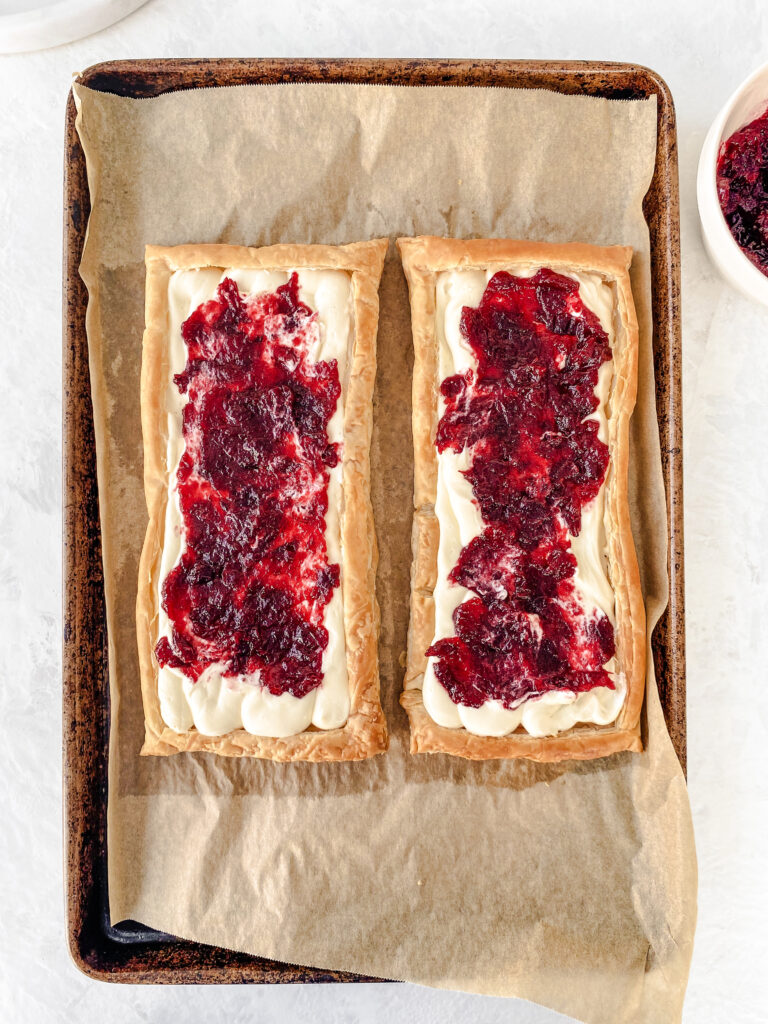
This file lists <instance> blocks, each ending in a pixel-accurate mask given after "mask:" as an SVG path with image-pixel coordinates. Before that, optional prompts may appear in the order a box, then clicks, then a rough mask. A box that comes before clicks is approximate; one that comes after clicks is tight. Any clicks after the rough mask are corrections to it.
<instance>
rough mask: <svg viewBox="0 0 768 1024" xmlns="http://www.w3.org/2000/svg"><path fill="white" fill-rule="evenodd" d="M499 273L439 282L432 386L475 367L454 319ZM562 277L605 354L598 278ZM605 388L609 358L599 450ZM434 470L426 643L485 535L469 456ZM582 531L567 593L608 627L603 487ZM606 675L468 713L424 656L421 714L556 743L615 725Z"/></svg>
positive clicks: (607, 289) (446, 624)
mask: <svg viewBox="0 0 768 1024" xmlns="http://www.w3.org/2000/svg"><path fill="white" fill-rule="evenodd" d="M498 269H500V268H498V267H497V268H495V269H493V270H447V271H443V272H441V273H439V274H438V275H437V282H436V311H435V318H436V331H437V343H438V378H439V380H441V381H442V380H444V379H445V378H446V377H450V376H451V375H453V374H457V373H463V372H464V371H466V370H468V369H472V370H474V369H475V368H476V366H477V362H476V360H475V357H474V355H473V354H472V352H471V350H470V348H469V347H468V345H467V344H466V343H465V341H464V338H463V337H462V334H461V330H460V326H459V324H460V318H461V311H462V308H463V307H464V306H477V305H478V304H479V303H480V300H481V299H482V296H483V292H484V291H485V288H486V285H487V283H488V281H489V280H490V279H491V277H492V276H493V274H494V273H496V270H498ZM504 269H505V270H508V271H509V272H510V273H512V274H515V275H516V276H518V277H532V276H533V275H534V274H535V273H536V272H537V271H538V270H539V269H540V268H539V266H531V265H514V264H510V265H509V266H505V267H504ZM560 273H565V272H564V271H560ZM567 276H568V277H572V278H573V279H574V280H576V281H578V283H579V292H580V295H581V299H582V301H583V302H584V304H585V305H586V306H587V307H588V308H589V309H590V310H591V311H592V312H593V313H594V314H595V315H596V316H597V317H598V319H599V320H600V323H601V325H602V327H603V329H604V330H605V332H606V334H607V335H608V338H609V341H610V343H611V346H613V344H614V339H615V334H616V332H615V325H614V310H615V300H614V293H613V291H612V289H611V286H610V285H609V284H607V283H606V282H605V281H604V280H603V279H602V278H601V277H600V276H599V275H597V274H577V273H570V274H567ZM612 380H613V361H612V360H611V361H608V362H606V363H603V365H602V366H601V368H600V372H599V376H598V383H597V387H596V389H595V394H596V395H597V396H598V399H599V402H600V404H599V406H598V408H597V410H596V411H595V413H594V414H593V416H592V417H591V418H594V419H596V420H597V422H598V424H599V427H598V436H599V437H600V439H601V440H602V441H604V442H606V443H607V441H608V417H609V399H610V394H611V385H612ZM444 411H445V404H444V401H443V399H442V396H441V397H440V398H439V403H438V416H439V417H440V416H442V415H443V412H444ZM437 462H438V469H437V500H436V502H435V514H436V515H437V518H438V521H439V523H440V542H439V547H438V554H437V583H436V586H435V590H434V595H433V596H434V602H435V636H434V640H433V642H435V641H437V640H440V639H442V638H444V637H451V636H454V635H455V629H454V625H453V613H454V611H455V610H456V608H458V606H459V605H460V604H461V603H462V602H463V601H465V600H467V598H468V597H471V596H472V594H471V592H470V591H468V590H467V589H466V588H464V587H462V586H458V585H456V584H453V583H450V582H449V580H448V575H449V573H450V571H451V570H452V568H453V567H454V565H455V564H456V562H457V561H458V558H459V555H460V553H461V550H462V548H464V547H465V546H466V545H467V544H468V543H469V542H470V541H471V540H472V539H473V538H474V537H477V536H478V535H479V534H480V533H481V532H482V529H483V520H482V517H481V515H480V509H479V507H478V505H477V502H476V501H475V499H474V497H473V495H472V488H471V486H470V484H469V483H468V481H467V480H466V479H465V477H464V476H463V475H462V470H466V469H468V468H469V464H470V457H469V453H468V452H467V451H466V450H465V451H463V452H460V453H458V454H457V453H455V452H451V451H446V452H442V453H440V452H439V453H438V458H437ZM608 472H609V473H610V467H609V470H608ZM581 524H582V525H581V532H580V534H579V536H578V537H570V538H569V539H570V545H571V551H572V552H573V554H574V555H575V557H576V561H577V569H576V575H575V577H574V586H575V589H576V591H577V593H578V594H579V596H580V598H581V600H582V602H583V604H584V607H585V610H586V611H587V612H589V611H592V610H594V609H595V608H599V609H600V610H601V611H603V612H604V613H605V614H606V615H607V616H608V617H609V618H610V620H611V622H612V623H614V625H615V601H614V593H613V589H612V587H611V583H610V579H609V577H608V553H607V534H606V507H605V483H603V486H602V487H601V488H600V491H599V492H598V494H597V497H596V498H595V499H594V501H592V502H591V503H590V504H589V505H588V506H586V507H585V508H584V510H583V512H582V520H581ZM606 668H607V670H608V671H609V672H610V673H611V677H612V679H613V681H614V684H615V689H611V688H610V687H607V686H599V687H595V688H594V689H593V690H589V691H587V692H585V693H578V694H577V693H575V692H572V691H561V690H558V691H553V692H550V693H545V694H543V695H542V696H541V697H535V698H529V699H528V700H525V701H523V702H522V703H521V704H520V705H518V706H517V707H516V708H513V709H509V708H505V707H504V706H503V705H502V704H501V702H500V701H495V700H488V701H486V702H485V703H484V704H482V705H481V706H480V707H478V708H471V707H468V706H466V705H463V704H454V703H453V701H452V700H451V698H450V697H449V696H448V693H447V692H446V690H445V689H444V688H443V686H442V685H441V684H440V682H439V681H438V679H437V676H436V675H435V670H434V659H433V658H428V659H427V668H426V671H425V673H424V679H423V683H422V686H423V699H424V706H425V708H426V710H427V712H428V714H429V715H430V717H431V718H432V719H433V720H434V721H435V722H436V723H437V724H438V725H442V726H446V727H447V728H452V729H459V728H461V727H462V726H463V727H464V728H465V729H466V730H467V731H468V732H472V733H475V734H477V735H479V736H504V735H506V734H507V733H510V732H513V731H514V730H515V729H517V728H518V727H520V726H522V728H523V729H525V730H526V732H528V733H529V734H530V735H532V736H554V735H556V734H557V733H559V732H563V731H565V730H566V729H570V728H572V727H573V726H574V725H576V724H577V723H578V722H592V723H595V724H597V725H608V724H609V723H610V722H613V721H615V719H616V717H617V716H618V714H619V711H620V710H621V707H622V705H623V703H624V697H625V695H626V680H625V678H624V676H623V674H621V673H617V672H616V671H615V668H616V665H615V661H614V660H613V659H612V660H611V661H610V662H609V663H608V665H607V666H606ZM417 685H418V684H417Z"/></svg>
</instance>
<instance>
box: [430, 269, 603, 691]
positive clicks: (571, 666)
mask: <svg viewBox="0 0 768 1024" xmlns="http://www.w3.org/2000/svg"><path fill="white" fill-rule="evenodd" d="M461 332H462V335H463V337H464V338H465V340H466V342H467V343H468V344H469V347H470V348H471V350H472V352H473V354H474V355H475V357H476V359H477V369H476V370H475V371H472V370H469V371H467V372H466V373H465V374H462V375H457V376H454V377H448V378H446V379H445V380H444V381H443V382H442V384H441V388H440V390H441V392H442V395H443V398H444V400H445V412H444V414H443V416H442V417H441V419H440V422H439V424H438V429H437V438H436V444H437V448H438V450H439V451H441V452H444V451H446V450H451V451H454V452H461V451H462V450H463V449H464V448H468V449H471V466H470V468H469V469H468V470H466V471H465V473H464V475H465V476H466V478H467V479H468V480H469V482H470V483H471V485H472V493H473V495H474V497H475V500H476V501H477V503H478V505H479V507H480V511H481V514H482V518H483V532H482V533H481V534H480V535H479V536H478V537H476V538H475V539H474V540H472V541H471V542H470V543H469V544H468V545H467V546H466V547H465V548H464V549H463V550H462V552H461V555H460V556H459V560H458V562H457V564H456V565H455V566H454V568H453V570H452V572H451V574H450V576H449V580H450V581H451V582H452V583H456V584H460V585H461V586H463V587H466V588H467V589H468V590H470V591H471V592H472V593H473V594H474V595H475V596H473V597H468V598H467V600H465V601H464V602H463V603H462V604H460V605H459V606H458V608H457V609H456V611H455V612H454V616H453V622H454V627H455V630H456V635H455V636H453V637H449V638H445V639H442V640H438V641H437V642H436V643H434V644H433V645H432V646H431V647H430V648H429V650H428V651H427V654H428V655H430V656H432V657H434V658H435V662H434V668H435V673H436V675H437V678H438V680H439V681H440V683H441V684H442V685H443V687H444V688H445V689H446V691H447V692H448V694H449V696H450V697H451V700H453V702H454V703H455V704H464V705H467V706H469V707H479V706H480V705H481V704H483V703H484V702H485V701H487V700H498V701H501V703H502V704H503V705H504V706H505V707H507V708H512V707H516V706H517V705H518V704H519V703H520V702H521V701H522V700H525V699H527V698H529V697H534V696H537V695H539V694H542V693H546V692H547V691H550V690H572V691H576V692H580V691H583V690H590V689H592V688H593V687H595V686H608V687H611V688H612V687H613V682H612V680H611V677H610V675H609V674H608V672H606V671H605V669H604V668H603V666H604V665H605V663H606V662H607V661H609V660H610V658H611V657H613V654H614V636H613V626H612V625H611V622H610V620H609V619H608V618H607V616H605V615H604V614H603V613H602V612H601V611H599V610H597V609H595V610H586V609H585V608H584V605H583V603H582V601H581V598H580V596H579V593H578V592H577V590H576V588H575V586H574V581H573V577H574V574H575V571H576V558H575V557H574V555H573V554H572V552H571V550H570V544H569V539H568V532H569V531H570V533H571V534H572V535H573V536H576V535H578V533H579V531H580V528H581V510H582V509H583V508H584V506H585V505H587V504H589V502H591V501H592V500H593V499H594V498H595V497H596V495H597V493H598V491H599V489H600V486H601V484H602V483H603V480H604V479H605V473H606V469H607V466H608V448H607V447H606V445H605V444H603V442H602V441H601V440H600V439H599V438H598V436H597V430H598V425H597V423H596V421H595V420H594V419H585V417H587V416H590V414H592V413H594V412H595V410H596V409H597V407H598V404H599V403H598V399H597V397H596V395H595V387H596V385H597V380H598V372H599V370H600V366H601V365H602V363H604V362H606V361H607V360H609V359H611V349H610V345H609V342H608V338H607V336H606V334H605V332H604V331H603V329H602V327H601V326H600V322H599V321H598V319H597V317H596V316H595V315H594V314H593V313H592V312H591V311H590V310H589V309H587V308H586V307H585V306H584V304H583V303H582V301H581V298H580V297H579V288H578V284H577V282H575V281H573V280H572V279H571V278H568V277H563V276H562V275H560V274H556V273H554V272H553V271H551V270H539V272H538V273H537V274H536V275H535V276H534V277H531V278H519V277H513V276H512V275H511V274H508V273H505V272H500V273H497V274H495V275H494V276H493V277H492V278H491V280H490V281H489V283H488V286H487V288H486V289H485V293H484V295H483V297H482V300H481V302H480V305H479V306H478V307H477V308H476V309H475V308H471V307H468V306H465V307H464V309H463V310H462V315H461Z"/></svg>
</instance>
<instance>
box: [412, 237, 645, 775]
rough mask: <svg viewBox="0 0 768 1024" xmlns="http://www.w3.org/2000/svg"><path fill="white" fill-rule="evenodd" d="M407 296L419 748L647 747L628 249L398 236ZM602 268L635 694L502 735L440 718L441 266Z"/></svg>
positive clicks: (614, 478)
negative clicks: (602, 722)
mask: <svg viewBox="0 0 768 1024" xmlns="http://www.w3.org/2000/svg"><path fill="white" fill-rule="evenodd" d="M397 244H398V248H399V249H400V253H401V256H402V261H403V267H404V270H405V275H406V278H407V280H408V287H409V292H410V301H411V323H412V331H413V347H414V370H413V445H414V460H415V464H414V519H413V534H412V549H413V560H412V566H411V614H410V624H409V628H408V647H407V660H406V672H405V680H404V689H403V692H402V694H401V696H400V703H401V704H402V705H403V707H404V708H405V709H406V711H407V713H408V718H409V720H410V727H411V752H412V753H438V752H442V753H448V754H454V755H457V756H460V757H465V758H471V759H476V760H486V759H490V758H516V757H524V758H528V759H530V760H533V761H546V762H550V761H563V760H569V759H570V760H587V759H591V758H597V757H603V756H605V755H607V754H612V753H616V752H618V751H623V750H631V751H641V750H642V749H643V747H642V740H641V736H640V714H641V709H642V704H643V695H644V691H645V669H646V664H645V663H646V637H645V632H646V624H645V606H644V604H643V597H642V591H641V586H640V573H639V569H638V564H637V555H636V551H635V544H634V541H633V538H632V526H631V522H630V511H629V501H628V464H629V420H630V417H631V415H632V410H633V408H634V405H635V398H636V394H637V360H638V344H639V335H638V325H637V317H636V314H635V307H634V302H633V300H632V290H631V286H630V279H629V266H630V263H631V261H632V249H631V248H628V247H624V246H611V247H601V246H592V245H583V244H580V243H568V244H553V243H547V242H529V241H515V240H511V239H473V240H462V239H448V238H434V237H419V238H400V239H398V242H397ZM525 266H528V267H535V268H538V267H548V268H551V269H552V270H556V271H557V270H561V271H566V272H567V271H571V272H583V273H587V272H589V273H594V274H598V275H600V276H601V277H602V278H603V279H604V280H605V281H607V282H609V283H610V284H612V285H614V286H615V296H616V313H617V316H616V331H615V335H616V337H615V340H614V346H613V355H614V378H613V390H612V393H611V399H610V408H611V416H610V419H609V451H610V464H609V470H608V476H607V478H606V485H605V486H606V510H607V519H608V520H609V523H608V526H609V528H608V530H607V533H608V559H609V568H610V578H611V584H612V587H613V590H614V593H615V598H616V651H617V660H618V667H619V670H620V671H623V672H624V673H625V675H626V679H627V694H626V697H625V699H624V704H623V705H622V708H621V711H620V713H619V715H618V716H617V718H616V721H615V722H614V723H613V724H611V725H607V726H598V725H590V724H579V725H576V726H574V727H573V728H572V729H569V730H567V731H564V732H561V733H559V734H557V735H555V736H546V737H536V736H531V735H529V734H528V733H526V732H525V731H524V730H522V727H520V728H518V730H516V731H514V732H512V733H510V734H508V735H506V736H499V737H492V736H478V735H475V734H474V733H470V732H468V731H467V730H466V729H464V728H460V729H450V728H446V727H444V726H440V725H438V724H437V723H436V722H435V721H434V720H433V719H432V718H431V717H430V715H429V714H428V713H427V710H426V708H425V706H424V702H423V699H422V691H421V682H422V681H423V677H424V671H425V669H426V664H427V659H426V656H425V654H424V652H425V651H426V650H427V648H428V647H429V645H430V644H431V643H432V638H433V635H434V621H435V611H434V599H433V597H432V591H433V589H434V586H435V582H436V579H437V551H438V544H439V538H440V524H439V522H438V519H437V517H436V516H435V511H434V509H435V499H436V496H437V450H436V448H435V445H434V438H435V432H436V428H437V419H438V416H437V401H438V386H439V383H440V382H439V380H438V359H437V336H436V329H435V316H436V280H437V274H438V273H440V272H441V271H446V270H457V269H458V270H468V269H483V270H489V269H490V270H503V269H505V268H510V267H516V268H522V267H525Z"/></svg>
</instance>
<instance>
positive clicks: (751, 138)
mask: <svg viewBox="0 0 768 1024" xmlns="http://www.w3.org/2000/svg"><path fill="white" fill-rule="evenodd" d="M697 196H698V202H699V215H700V217H701V229H702V235H703V238H704V245H705V248H706V250H707V252H708V253H709V256H710V258H711V260H712V262H713V263H714V264H715V266H716V267H717V268H718V270H719V271H720V273H721V274H722V275H723V277H724V278H725V279H726V280H727V281H728V283H729V284H731V285H733V287H734V288H737V289H738V290H739V291H740V292H742V293H743V294H744V295H747V296H748V297H749V298H751V299H756V300H757V301H758V302H762V303H763V304H764V305H766V306H768V64H766V65H764V66H763V67H761V68H758V70H757V71H755V72H754V74H752V75H750V77H749V78H748V79H747V80H746V81H745V82H744V83H743V84H742V85H740V86H739V88H738V89H737V90H736V92H735V93H734V94H733V95H732V96H731V98H730V99H729V100H728V102H727V103H726V104H725V106H724V107H723V109H722V110H721V111H720V113H719V114H718V116H717V117H716V118H715V121H714V123H713V124H712V127H711V128H710V130H709V133H708V134H707V137H706V139H705V141H704V146H703V147H702V150H701V157H700V159H699V172H698V179H697Z"/></svg>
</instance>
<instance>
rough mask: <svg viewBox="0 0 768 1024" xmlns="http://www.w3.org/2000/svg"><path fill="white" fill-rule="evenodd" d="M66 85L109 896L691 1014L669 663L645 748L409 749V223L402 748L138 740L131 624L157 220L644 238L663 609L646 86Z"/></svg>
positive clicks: (389, 435)
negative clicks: (78, 153) (320, 752)
mask: <svg viewBox="0 0 768 1024" xmlns="http://www.w3.org/2000/svg"><path fill="white" fill-rule="evenodd" d="M75 91H76V96H77V100H78V103H79V107H80V115H79V120H78V130H79V132H80V137H81V140H82V142H83V146H84V149H85V153H86V157H87V163H88V179H89V185H90V191H91V198H92V206H93V209H92V213H91V217H90V222H89V226H88V239H87V244H86V248H85V253H84V256H83V262H82V275H83V278H84V279H85V282H86V284H87V285H88V289H89V295H90V302H89V308H88V335H89V344H90V355H91V371H92V379H93V394H94V418H95V428H96V441H97V447H98V452H99V460H98V474H99V493H100V502H101V518H102V537H103V549H104V566H105V580H106V597H107V614H108V626H109V655H110V685H111V696H112V729H111V743H110V761H109V835H108V856H109V896H110V910H111V916H112V919H113V921H120V920H122V919H125V918H133V919H135V920H139V921H142V922H144V923H145V924H147V925H150V926H152V927H154V928H158V929H160V930H162V931H166V932H170V933H172V934H175V935H179V936H183V937H185V938H188V939H195V940H198V941H200V942H206V943H214V944H218V945H222V946H228V947H231V948H233V949H238V950H244V951H247V952H250V953H253V954H258V955H260V956H266V957H271V958H274V959H278V960H284V961H288V962H291V963H298V964H306V965H316V966H322V967H325V968H332V969H342V970H347V971H357V972H360V973H364V974H370V975H377V976H381V977H386V978H399V979H404V980H410V981H415V982H421V983H423V984H427V985H435V986H442V987H450V988H460V989H467V990H471V991H477V992H485V993H490V994H496V995H514V996H522V997H525V998H527V999H531V1000H535V1001H538V1002H540V1003H544V1004H546V1005H548V1006H551V1007H554V1008H556V1009H558V1010H560V1011H562V1012H564V1013H568V1014H571V1015H573V1016H575V1017H578V1018H582V1019H583V1020H585V1021H588V1022H590V1024H621V1022H625V1021H626V1022H629V1021H632V1022H636V1021H637V1022H639V1021H648V1022H653V1024H664V1022H667V1021H676V1020H678V1019H679V1017H680V1012H681V1005H682V999H683V993H684V989H685V982H686V978H687V973H688V965H689V961H690V956H691V948H692V941H693V931H694V923H695V913H696V911H695V899H696V865H695V853H694V846H693V836H692V828H691V817H690V810H689V804H688V797H687V793H686V788H685V784H684V781H683V777H682V774H681V771H680V767H679V765H678V762H677V760H676V758H675V754H674V751H673V748H672V745H671V742H670V740H669V737H668V735H667V732H666V729H665V725H664V719H663V716H662V712H661V708H660V705H659V700H658V696H657V690H656V686H655V682H654V680H653V677H652V675H651V676H650V678H649V680H648V696H647V702H646V704H647V711H646V719H647V720H646V725H645V736H646V739H647V752H646V753H644V754H642V755H631V754H623V755H618V756H614V757H611V758H608V759H604V760H601V761H596V762H581V763H573V764H563V765H557V766H547V765H535V764H531V763H527V762H524V761H517V762H507V763H505V762H500V761H496V762H488V763H485V764H482V763H468V762H464V761H462V760H460V759H452V758H450V757H448V756H445V755H421V756H417V757H412V756H410V755H409V754H408V752H407V738H408V737H407V722H406V716H405V713H404V712H403V711H402V709H401V708H400V707H399V705H398V703H397V697H398V694H399V692H400V688H401V681H402V669H401V665H400V659H401V655H402V652H403V650H404V647H405V637H406V627H407V618H408V574H409V560H410V557H409V556H410V550H409V541H410V527H411V507H412V505H411V492H412V455H411V429H410V369H411V365H412V357H411V338H410V323H409V312H408V300H407V292H406V285H405V280H404V278H403V274H402V270H401V267H400V264H399V261H398V259H397V258H396V256H395V253H394V247H392V248H391V249H390V254H389V259H388V262H387V266H386V269H385V272H384V277H383V281H382V286H381V321H380V329H379V371H378V377H377V387H376V398H375V410H374V424H375V426H374V437H373V449H372V476H373V484H372V487H373V504H374V512H375V515H376V528H377V534H378V541H379V547H380V551H381V560H380V565H379V572H378V579H377V591H378V599H379V602H380V604H381V611H382V631H381V646H380V658H381V679H382V690H383V694H382V696H383V703H384V707H385V710H386V714H387V717H388V720H389V725H390V729H391V733H392V741H391V747H390V750H389V753H388V754H386V755H384V756H381V757H378V758H375V759H373V760H371V761H368V762H363V763H356V764H337V765H327V764H325V765H309V764H288V765H284V764H272V763H269V762H260V761H253V760H246V759H243V760H228V759H224V758H221V759H217V757H216V756H215V755H212V754H182V755H177V756H174V757H164V758H161V757H155V758H140V757H139V748H140V746H141V740H142V735H143V716H142V707H141V697H140V691H139V672H138V663H137V653H136V638H135V627H134V602H135V598H136V579H137V562H138V557H139V552H140V549H141V544H142V540H143V536H144V530H145V527H146V521H147V516H146V509H145V505H144V494H143V488H142V443H141V427H140V420H139V366H140V357H141V338H142V328H143V316H144V295H143V286H144V266H143V250H144V245H145V243H157V244H161V245H173V244H177V243H181V242H230V243H236V244H248V245H267V244H271V243H274V242H281V241H282V242H288V241H291V242H328V243H334V244H338V243H342V242H350V241H354V240H357V239H362V238H373V237H376V236H379V235H390V236H391V237H395V236H397V235H411V234H424V233H429V234H437V235H451V236H480V237H482V236H486V235H495V236H511V237H519V238H526V237H527V238H533V239H544V240H556V241H568V240H578V241H584V242H593V243H602V244H608V243H622V244H628V245H632V246H633V247H634V248H635V250H636V256H635V260H634V262H633V267H632V282H633V289H634V294H635V301H636V303H637V310H638V315H639V320H640V325H641V359H640V395H639V402H638V406H637V410H636V412H635V415H634V418H633V421H632V444H633V449H632V460H631V473H632V480H631V495H632V501H633V525H634V530H635V537H636V540H637V545H638V552H639V558H640V564H641V572H642V577H643V586H644V592H645V597H646V603H647V609H648V621H649V629H650V628H651V627H652V626H653V624H654V623H655V622H656V621H657V618H658V616H659V614H660V612H661V610H662V609H663V607H664V605H665V603H666V600H667V581H666V570H665V565H666V541H665V516H664V492H663V485H662V477H661V467H660V456H659V438H658V430H657V425H656V418H655V408H654V399H653V377H652V361H651V318H650V284H649V242H648V232H647V228H646V225H645V222H644V220H643V216H642V211H641V202H642V199H643V196H644V194H645V192H646V190H647V188H648V185H649V182H650V179H651V176H652V171H653V164H654V153H655V138H656V111H655V100H653V99H652V100H648V101H607V100H602V99H594V98H586V97H571V96H562V95H556V94H552V93H547V92H543V91H522V90H521V91H518V90H506V89H480V88H456V87H453V88H442V87H439V88H410V87H405V88H403V87H389V86H385V87H379V86H355V85H330V84H329V85H320V84H318V85H275V86H245V87H239V88H230V89H211V90H199V91H191V92H178V93H174V94H170V95H165V96H161V97H159V98H156V99H149V100H133V99H125V98H120V97H116V96H111V95H105V94H102V93H98V92H93V91H90V90H88V89H87V88H82V87H78V86H76V87H75ZM649 666H652V662H651V661H650V659H649ZM650 671H651V673H652V667H651V669H650Z"/></svg>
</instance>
